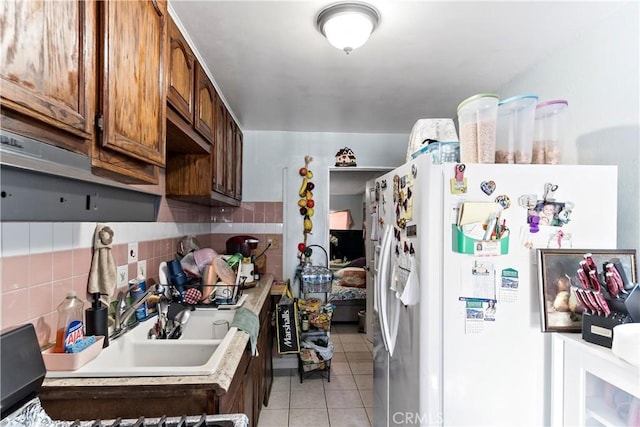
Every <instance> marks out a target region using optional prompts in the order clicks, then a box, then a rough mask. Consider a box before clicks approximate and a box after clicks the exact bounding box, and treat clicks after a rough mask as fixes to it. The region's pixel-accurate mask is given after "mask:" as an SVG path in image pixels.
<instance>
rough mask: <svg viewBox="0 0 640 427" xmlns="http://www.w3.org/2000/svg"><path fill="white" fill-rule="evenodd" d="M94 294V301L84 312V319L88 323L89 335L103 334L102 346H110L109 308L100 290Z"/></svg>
mask: <svg viewBox="0 0 640 427" xmlns="http://www.w3.org/2000/svg"><path fill="white" fill-rule="evenodd" d="M92 295H93V303H92V305H91V307H89V308H87V309H86V310H85V312H84V321H85V323H86V329H87V335H96V336H98V335H102V336H104V340H103V341H102V348H105V347H108V346H109V310H107V307H105V306H104V305H103V304H102V302H101V301H100V295H105V294H101V293H99V292H95V293H93V294H92Z"/></svg>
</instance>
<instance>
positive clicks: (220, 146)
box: [212, 98, 227, 194]
mask: <svg viewBox="0 0 640 427" xmlns="http://www.w3.org/2000/svg"><path fill="white" fill-rule="evenodd" d="M226 124H227V108H226V107H225V105H224V102H222V99H220V98H218V103H217V108H216V138H215V142H214V144H215V147H214V150H212V151H213V152H214V161H213V168H214V170H213V173H212V175H213V191H216V192H218V193H221V194H225V185H226V183H225V162H226V160H227V159H226V138H227V130H226V129H227V126H226Z"/></svg>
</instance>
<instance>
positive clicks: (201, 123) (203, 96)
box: [194, 63, 219, 144]
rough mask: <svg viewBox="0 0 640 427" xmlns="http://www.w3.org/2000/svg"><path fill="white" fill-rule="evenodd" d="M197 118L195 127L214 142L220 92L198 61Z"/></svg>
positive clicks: (196, 83) (211, 142) (196, 85)
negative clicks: (218, 92)
mask: <svg viewBox="0 0 640 427" xmlns="http://www.w3.org/2000/svg"><path fill="white" fill-rule="evenodd" d="M195 75H196V81H195V97H196V102H195V118H194V127H195V129H196V130H197V131H198V132H200V134H201V135H202V136H203V137H204V138H205V139H206V140H207V142H209V143H210V144H213V143H214V140H215V132H216V130H215V126H216V106H217V103H218V102H219V101H218V94H217V93H216V90H215V88H214V87H213V83H211V80H209V77H208V76H207V74H206V73H205V72H204V69H203V68H202V67H201V66H200V64H199V63H196V73H195Z"/></svg>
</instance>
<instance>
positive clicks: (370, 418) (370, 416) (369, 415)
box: [364, 408, 373, 425]
mask: <svg viewBox="0 0 640 427" xmlns="http://www.w3.org/2000/svg"><path fill="white" fill-rule="evenodd" d="M364 409H365V411H367V417H369V422H370V423H371V425H373V408H364Z"/></svg>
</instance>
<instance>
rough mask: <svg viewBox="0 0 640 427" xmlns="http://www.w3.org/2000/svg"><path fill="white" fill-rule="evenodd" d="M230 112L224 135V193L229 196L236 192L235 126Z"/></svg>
mask: <svg viewBox="0 0 640 427" xmlns="http://www.w3.org/2000/svg"><path fill="white" fill-rule="evenodd" d="M235 125H236V124H235V122H234V121H233V117H232V116H231V114H228V113H227V135H226V137H227V138H226V152H225V158H226V168H225V171H224V179H225V194H226V195H227V196H229V197H233V196H234V195H235V192H236V188H235V185H236V183H235V181H234V178H235V172H234V159H235V153H234V150H235V145H236V144H235V134H236V126H235Z"/></svg>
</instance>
